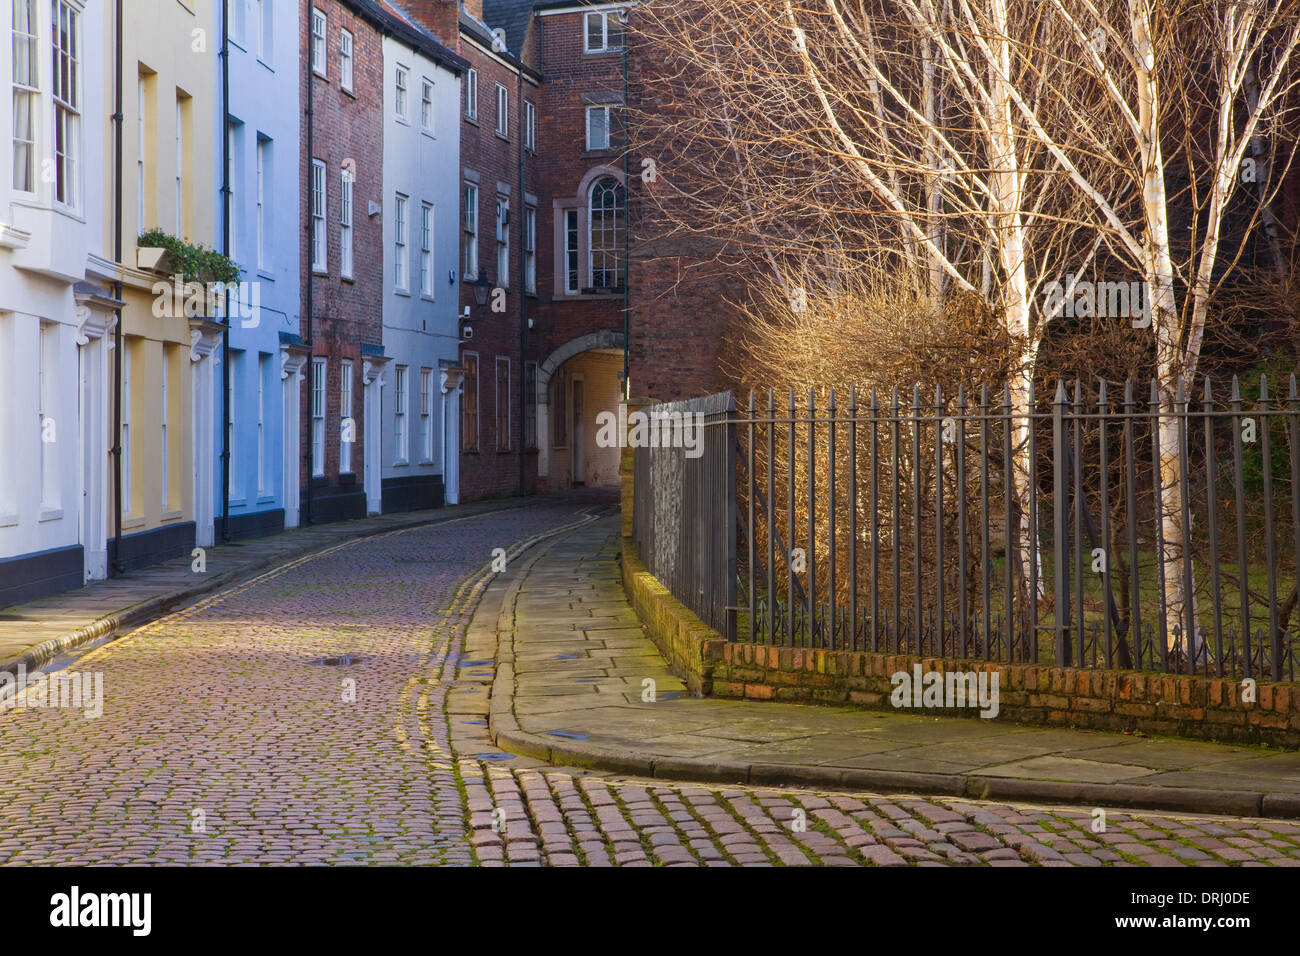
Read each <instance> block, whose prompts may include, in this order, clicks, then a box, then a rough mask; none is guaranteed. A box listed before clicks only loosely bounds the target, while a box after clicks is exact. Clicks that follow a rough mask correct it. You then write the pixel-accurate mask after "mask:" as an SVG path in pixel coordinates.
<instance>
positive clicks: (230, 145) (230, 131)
mask: <svg viewBox="0 0 1300 956" xmlns="http://www.w3.org/2000/svg"><path fill="white" fill-rule="evenodd" d="M239 127H240V124H238V123H233V122H232V123H227V124H226V140H227V146H226V157H227V172H226V183H227V191H228V195H229V196H230V202H229V205H228V206H227V207H226V208H228V209H229V210H230V230H229V232H230V249H229V251H228V252H227V253H226V254H227V255H228V256H229V257H230V258H231V259H238V258H239V256H238V253H237V252H236V250H237V249H238V248H239V203H238V202H237V201H236V198H235V180H236V179H237V178H238V176H237V175H236V173H237V172H238V169H239V165H238V160H237V156H238V155H239V153H238V148H239V142H240V140H241V139H243V137H242V136H240V135H239Z"/></svg>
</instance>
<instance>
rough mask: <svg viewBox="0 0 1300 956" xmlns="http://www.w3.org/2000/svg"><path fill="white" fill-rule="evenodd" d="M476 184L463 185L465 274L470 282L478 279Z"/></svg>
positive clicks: (464, 277)
mask: <svg viewBox="0 0 1300 956" xmlns="http://www.w3.org/2000/svg"><path fill="white" fill-rule="evenodd" d="M478 267H479V262H478V184H477V183H468V182H467V183H466V184H465V274H464V276H462V278H463V279H464V280H465V281H466V282H472V281H474V280H475V279H477V278H478Z"/></svg>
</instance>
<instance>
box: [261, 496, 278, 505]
mask: <svg viewBox="0 0 1300 956" xmlns="http://www.w3.org/2000/svg"><path fill="white" fill-rule="evenodd" d="M257 503H258V504H259V505H270V504H274V503H275V495H258V497H257Z"/></svg>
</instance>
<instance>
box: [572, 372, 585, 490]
mask: <svg viewBox="0 0 1300 956" xmlns="http://www.w3.org/2000/svg"><path fill="white" fill-rule="evenodd" d="M582 398H583V396H582V377H581V376H579V375H575V376H574V377H573V398H572V404H573V429H572V430H571V431H570V434H571V435H572V436H573V484H574V485H575V486H582V485H585V484H586V483H587V456H586V449H585V447H584V445H583V437H584V436H583V433H582V404H583V402H582Z"/></svg>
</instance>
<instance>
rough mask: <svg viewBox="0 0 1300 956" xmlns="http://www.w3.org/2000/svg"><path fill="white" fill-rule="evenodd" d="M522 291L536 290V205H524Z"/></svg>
mask: <svg viewBox="0 0 1300 956" xmlns="http://www.w3.org/2000/svg"><path fill="white" fill-rule="evenodd" d="M523 230H524V291H525V292H530V293H534V294H535V293H536V292H537V207H536V206H533V205H525V206H524V223H523Z"/></svg>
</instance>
